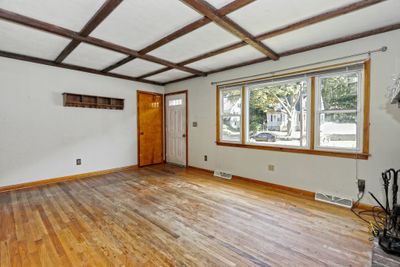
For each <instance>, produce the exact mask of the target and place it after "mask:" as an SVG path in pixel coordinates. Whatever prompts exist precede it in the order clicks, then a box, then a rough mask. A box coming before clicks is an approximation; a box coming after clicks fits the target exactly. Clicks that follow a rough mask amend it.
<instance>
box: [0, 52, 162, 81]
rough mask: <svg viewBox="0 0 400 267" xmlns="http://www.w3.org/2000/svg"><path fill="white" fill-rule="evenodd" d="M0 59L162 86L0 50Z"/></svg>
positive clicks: (129, 77)
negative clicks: (10, 59)
mask: <svg viewBox="0 0 400 267" xmlns="http://www.w3.org/2000/svg"><path fill="white" fill-rule="evenodd" d="M0 57H5V58H12V59H16V60H21V61H27V62H32V63H37V64H42V65H47V66H52V67H58V68H64V69H69V70H76V71H81V72H86V73H92V74H97V75H102V76H107V77H113V78H118V79H123V80H129V81H135V82H142V83H148V84H154V85H162V84H161V83H159V82H155V81H150V80H146V79H139V78H135V77H131V76H126V75H121V74H116V73H104V72H101V71H99V70H96V69H91V68H86V67H81V66H76V65H72V64H66V63H56V62H54V61H51V60H47V59H41V58H37V57H31V56H26V55H21V54H15V53H10V52H6V51H1V50H0Z"/></svg>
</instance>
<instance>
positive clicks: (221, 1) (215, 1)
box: [206, 0, 234, 9]
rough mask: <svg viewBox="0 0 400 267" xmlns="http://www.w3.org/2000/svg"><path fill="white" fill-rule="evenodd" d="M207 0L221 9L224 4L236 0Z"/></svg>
mask: <svg viewBox="0 0 400 267" xmlns="http://www.w3.org/2000/svg"><path fill="white" fill-rule="evenodd" d="M206 1H207V2H208V3H209V4H211V5H212V6H214V7H215V8H217V9H220V8H221V7H223V6H226V5H227V4H230V3H232V2H233V1H234V0H206Z"/></svg>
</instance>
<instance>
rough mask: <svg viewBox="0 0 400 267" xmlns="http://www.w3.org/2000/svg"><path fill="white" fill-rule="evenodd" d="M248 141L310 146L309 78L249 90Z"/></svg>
mask: <svg viewBox="0 0 400 267" xmlns="http://www.w3.org/2000/svg"><path fill="white" fill-rule="evenodd" d="M248 114H249V125H248V127H249V129H248V131H249V134H248V141H249V142H251V143H259V144H274V145H288V146H306V145H307V118H308V116H307V81H306V80H298V81H287V82H284V83H279V84H273V83H265V84H260V85H256V86H253V87H252V88H250V89H249V105H248Z"/></svg>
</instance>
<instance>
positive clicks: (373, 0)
mask: <svg viewBox="0 0 400 267" xmlns="http://www.w3.org/2000/svg"><path fill="white" fill-rule="evenodd" d="M384 1H385V0H362V1H358V2H356V3H353V4H350V5H346V6H343V7H339V8H336V9H333V10H331V11H328V12H324V13H321V14H319V15H316V16H313V17H311V18H308V19H305V20H302V21H298V22H295V23H293V24H290V25H287V26H284V27H281V28H278V29H276V30H273V31H270V32H267V33H263V34H261V35H258V36H256V39H257V40H259V41H262V40H265V39H269V38H272V37H275V36H278V35H281V34H284V33H288V32H291V31H294V30H298V29H301V28H304V27H307V26H310V25H312V24H316V23H318V22H322V21H325V20H328V19H332V18H335V17H338V16H341V15H344V14H348V13H350V12H354V11H357V10H360V9H363V8H366V7H369V6H372V5H375V4H378V3H381V2H384ZM246 45H247V43H246V42H238V43H235V44H232V45H228V46H225V47H223V48H219V49H216V50H213V51H210V52H207V53H204V54H201V55H198V56H196V57H193V58H190V59H187V60H185V61H182V62H179V63H178V65H188V64H191V63H194V62H196V61H200V60H203V59H206V58H209V57H213V56H216V55H219V54H222V53H225V52H228V51H231V50H234V49H237V48H241V47H244V46H246ZM145 77H149V76H145Z"/></svg>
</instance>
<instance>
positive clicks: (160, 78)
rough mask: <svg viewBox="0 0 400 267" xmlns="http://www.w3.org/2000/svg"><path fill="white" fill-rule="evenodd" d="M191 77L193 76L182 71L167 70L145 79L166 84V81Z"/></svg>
mask: <svg viewBox="0 0 400 267" xmlns="http://www.w3.org/2000/svg"><path fill="white" fill-rule="evenodd" d="M191 75H193V74H191V73H187V72H184V71H180V70H169V71H165V72H162V73H159V74H156V75H154V76H150V77H147V78H146V79H149V80H151V81H156V82H161V83H163V82H168V81H172V80H176V79H180V78H185V77H188V76H191Z"/></svg>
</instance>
